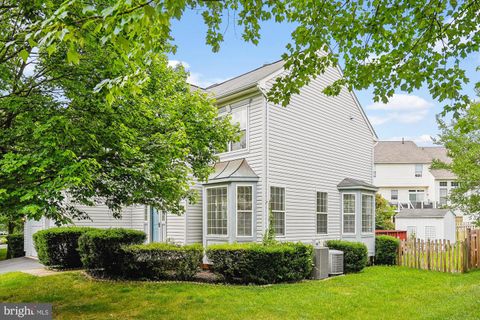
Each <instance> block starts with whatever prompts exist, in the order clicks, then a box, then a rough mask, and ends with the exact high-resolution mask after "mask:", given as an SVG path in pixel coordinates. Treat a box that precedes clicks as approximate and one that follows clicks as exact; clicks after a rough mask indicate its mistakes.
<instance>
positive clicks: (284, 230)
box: [267, 185, 287, 238]
mask: <svg viewBox="0 0 480 320" xmlns="http://www.w3.org/2000/svg"><path fill="white" fill-rule="evenodd" d="M272 188H282V189H283V193H284V203H283V234H277V233H276V232H275V238H285V236H286V234H287V188H286V187H285V186H281V185H270V187H269V188H268V216H270V208H271V200H272ZM275 211H277V212H281V211H279V210H275ZM273 213H274V211H273V210H272V214H273ZM268 216H267V219H268ZM268 223H270V221H268Z"/></svg>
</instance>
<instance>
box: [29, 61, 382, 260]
mask: <svg viewBox="0 0 480 320" xmlns="http://www.w3.org/2000/svg"><path fill="white" fill-rule="evenodd" d="M284 73H285V70H284V69H283V61H277V62H275V63H271V64H267V65H264V66H262V67H260V68H258V69H255V70H253V71H251V72H248V73H245V74H243V75H240V76H238V77H235V78H233V79H230V80H227V81H225V82H223V83H220V84H216V85H213V86H210V87H208V88H206V89H201V90H205V91H206V92H207V93H209V94H211V95H213V96H214V97H215V98H216V101H217V104H218V108H219V115H220V116H224V115H227V114H230V115H231V116H232V119H233V121H235V122H237V123H238V124H239V125H240V129H241V131H242V132H243V136H242V139H241V140H240V141H239V142H235V143H229V144H228V146H227V148H226V151H225V152H224V153H222V154H220V155H219V158H220V161H219V162H218V163H217V164H216V165H215V172H214V173H213V174H212V175H211V176H210V178H209V180H208V182H207V183H203V184H200V183H197V184H196V185H195V186H194V189H196V190H197V191H198V192H199V193H200V195H201V197H200V201H199V202H198V203H196V204H190V203H186V204H185V205H186V213H185V214H184V215H182V216H174V215H171V214H168V213H160V214H159V213H158V212H157V211H156V210H155V209H154V208H148V207H144V206H138V207H135V208H127V209H126V212H127V213H128V212H129V210H130V213H128V214H127V215H124V217H123V220H121V221H120V222H118V224H120V225H121V224H124V225H125V226H126V227H132V228H135V229H140V230H146V232H147V235H148V240H149V241H174V242H177V243H182V244H186V243H194V242H201V243H203V244H204V245H209V244H212V243H224V242H235V241H237V242H245V241H261V240H262V237H263V234H264V232H265V230H266V228H267V226H268V224H269V220H268V217H269V211H270V210H269V209H271V212H272V215H273V221H272V222H273V225H274V228H275V232H276V236H277V239H278V240H281V241H302V242H307V243H314V242H321V241H324V240H327V239H345V240H350V241H362V242H364V243H365V244H366V245H367V246H368V251H369V254H370V255H373V254H374V245H375V238H374V226H375V212H374V209H375V203H374V201H375V200H374V199H375V197H374V195H375V192H376V190H377V189H376V188H375V187H374V186H373V185H372V170H373V148H374V144H375V141H376V139H377V138H376V134H375V132H374V130H373V128H372V126H371V125H370V123H369V121H368V119H367V117H366V115H365V113H364V111H363V110H362V108H361V106H360V104H359V103H358V100H357V99H356V97H355V95H354V94H353V93H351V92H349V91H347V90H343V91H342V92H341V93H340V94H339V95H338V96H336V97H328V96H326V95H324V94H323V93H322V90H323V88H325V86H327V85H328V84H330V83H332V82H333V81H335V80H337V79H340V78H341V77H342V74H341V70H340V69H339V68H330V69H328V70H327V72H326V73H325V74H323V75H321V76H320V77H318V78H317V79H312V81H311V83H310V84H309V85H307V86H305V87H304V88H302V89H301V91H300V94H298V95H295V96H293V97H292V99H291V103H290V105H289V106H288V107H285V108H284V107H281V106H277V105H273V104H272V103H270V102H268V101H267V99H266V92H268V90H269V89H270V88H271V87H272V85H273V83H274V81H275V79H276V78H277V77H278V76H281V75H282V74H284ZM194 89H195V90H200V88H194ZM92 210H94V211H95V214H91V217H92V219H93V222H92V223H90V224H91V225H93V226H97V225H98V224H99V221H105V223H104V222H102V223H100V226H102V227H108V226H109V223H110V222H107V219H105V217H106V216H107V215H109V213H108V210H106V209H92ZM97 211H98V212H97ZM104 219H105V220H104ZM29 229H30V230H29ZM32 229H33V228H32V227H31V223H30V222H29V223H27V225H26V235H27V237H26V244H30V243H31V240H28V237H29V236H30V235H31V233H33V231H32ZM28 241H30V243H29V242H28ZM30 246H31V244H30ZM27 254H29V255H31V254H34V252H33V250H32V249H31V248H27Z"/></svg>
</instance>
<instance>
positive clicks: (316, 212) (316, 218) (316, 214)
mask: <svg viewBox="0 0 480 320" xmlns="http://www.w3.org/2000/svg"><path fill="white" fill-rule="evenodd" d="M319 193H325V195H326V196H327V199H326V201H327V203H326V206H327V207H326V210H327V211H325V212H320V211H318V203H317V201H318V194H319ZM328 202H329V201H328V192H326V191H324V190H316V191H315V233H316V234H317V235H322V236H326V235H328V229H329V228H328ZM319 214H323V215H325V216H327V232H325V233H320V232H318V215H319Z"/></svg>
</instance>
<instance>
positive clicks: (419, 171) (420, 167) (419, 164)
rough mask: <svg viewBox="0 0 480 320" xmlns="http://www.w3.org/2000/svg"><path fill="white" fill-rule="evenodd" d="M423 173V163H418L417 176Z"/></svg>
mask: <svg viewBox="0 0 480 320" xmlns="http://www.w3.org/2000/svg"><path fill="white" fill-rule="evenodd" d="M422 173H423V164H421V163H417V164H416V165H415V177H421V176H422Z"/></svg>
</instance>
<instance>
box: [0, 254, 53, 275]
mask: <svg viewBox="0 0 480 320" xmlns="http://www.w3.org/2000/svg"><path fill="white" fill-rule="evenodd" d="M38 269H43V270H45V268H44V266H43V265H42V264H41V263H40V262H38V260H36V259H32V258H26V257H21V258H14V259H8V260H3V261H0V274H3V273H8V272H16V271H21V272H25V271H31V270H38ZM45 271H48V270H45Z"/></svg>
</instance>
